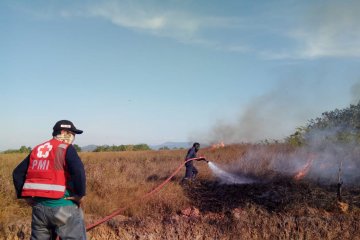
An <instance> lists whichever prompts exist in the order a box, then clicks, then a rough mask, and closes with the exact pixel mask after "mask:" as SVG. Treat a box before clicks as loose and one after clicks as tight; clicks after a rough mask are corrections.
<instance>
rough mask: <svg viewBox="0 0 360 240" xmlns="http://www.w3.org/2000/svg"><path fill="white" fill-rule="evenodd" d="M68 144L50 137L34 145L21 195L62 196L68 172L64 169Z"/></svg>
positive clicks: (55, 197) (56, 197)
mask: <svg viewBox="0 0 360 240" xmlns="http://www.w3.org/2000/svg"><path fill="white" fill-rule="evenodd" d="M68 147H69V144H67V143H64V142H61V141H59V140H56V139H51V140H49V141H47V142H45V143H42V144H40V145H38V146H36V147H35V148H34V149H33V150H32V152H31V154H30V162H29V167H28V170H27V174H26V180H25V183H24V186H23V189H22V192H21V195H22V196H23V197H45V198H53V199H58V198H62V197H63V196H64V193H65V189H66V179H67V178H68V173H67V172H66V171H65V169H66V162H65V155H66V149H67V148H68Z"/></svg>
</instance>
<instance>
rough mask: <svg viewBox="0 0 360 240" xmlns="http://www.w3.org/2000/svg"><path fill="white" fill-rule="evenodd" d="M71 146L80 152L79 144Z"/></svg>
mask: <svg viewBox="0 0 360 240" xmlns="http://www.w3.org/2000/svg"><path fill="white" fill-rule="evenodd" d="M73 146H74V148H75V150H76V151H78V152H81V147H79V145H77V144H73Z"/></svg>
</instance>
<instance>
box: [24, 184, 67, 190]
mask: <svg viewBox="0 0 360 240" xmlns="http://www.w3.org/2000/svg"><path fill="white" fill-rule="evenodd" d="M23 189H33V190H49V191H59V192H64V191H65V186H62V185H55V184H43V183H25V184H24V187H23Z"/></svg>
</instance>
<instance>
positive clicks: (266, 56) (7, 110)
mask: <svg viewBox="0 0 360 240" xmlns="http://www.w3.org/2000/svg"><path fill="white" fill-rule="evenodd" d="M359 12H360V2H358V1H291V0H288V1H240V0H229V1H209V0H206V1H205V0H204V1H200V0H199V1H190V0H182V1H180V0H171V1H1V2H0V31H1V37H0V43H1V44H0V53H1V54H0V66H1V67H0V81H1V95H0V107H1V118H0V125H1V126H2V127H1V137H0V151H1V150H6V149H9V148H19V147H20V146H21V145H26V146H34V145H36V144H38V143H40V142H43V141H46V140H47V139H48V138H50V137H51V130H52V127H53V125H54V124H55V122H56V121H57V120H60V119H69V120H71V121H73V122H74V123H75V125H76V126H77V127H78V128H80V129H82V130H84V133H83V134H82V135H79V136H77V138H76V142H75V143H76V144H78V145H80V146H85V145H88V144H97V145H103V144H108V145H112V144H115V145H120V144H138V143H147V144H160V143H163V142H166V141H199V142H201V143H211V142H219V141H224V142H225V143H232V142H244V141H252V142H254V141H255V142H256V141H259V140H263V139H282V138H284V137H286V136H288V135H289V134H291V133H293V132H294V131H295V128H296V127H299V126H303V125H305V124H306V123H307V121H308V120H310V119H312V118H316V117H318V116H320V115H321V113H322V112H325V111H331V110H334V109H336V108H345V107H348V106H349V105H350V104H354V103H357V102H358V101H359V100H360V98H359V96H360V68H359V63H360V25H359V24H358V23H359V22H360V15H359V14H358V13H359Z"/></svg>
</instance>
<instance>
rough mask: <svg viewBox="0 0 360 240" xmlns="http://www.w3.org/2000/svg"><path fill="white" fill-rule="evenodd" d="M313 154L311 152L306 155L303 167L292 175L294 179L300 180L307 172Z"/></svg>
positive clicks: (312, 159) (313, 156)
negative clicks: (306, 158)
mask: <svg viewBox="0 0 360 240" xmlns="http://www.w3.org/2000/svg"><path fill="white" fill-rule="evenodd" d="M314 158H315V155H313V154H311V155H310V156H309V157H308V160H307V162H306V164H305V165H304V167H303V168H302V169H301V170H300V171H299V172H298V173H297V174H296V175H295V176H294V179H295V180H300V179H302V178H303V177H305V175H306V174H307V173H308V172H309V170H310V167H311V165H312V163H313V161H314Z"/></svg>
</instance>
